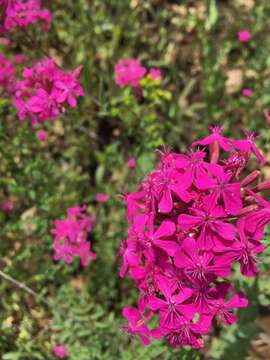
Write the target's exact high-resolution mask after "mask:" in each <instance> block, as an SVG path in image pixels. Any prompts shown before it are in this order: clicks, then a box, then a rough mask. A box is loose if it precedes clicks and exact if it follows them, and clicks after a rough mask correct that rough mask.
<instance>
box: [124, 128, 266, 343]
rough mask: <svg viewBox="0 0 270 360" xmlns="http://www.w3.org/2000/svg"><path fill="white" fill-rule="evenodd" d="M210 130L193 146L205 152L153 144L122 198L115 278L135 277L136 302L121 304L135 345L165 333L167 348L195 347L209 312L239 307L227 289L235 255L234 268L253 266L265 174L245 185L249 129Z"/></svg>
mask: <svg viewBox="0 0 270 360" xmlns="http://www.w3.org/2000/svg"><path fill="white" fill-rule="evenodd" d="M211 130H212V134H211V135H210V136H208V137H206V138H204V139H202V140H199V141H196V142H195V143H194V144H193V145H201V146H204V147H207V148H206V149H204V151H203V150H199V151H196V152H194V151H191V152H189V153H187V154H183V153H180V154H178V153H173V152H171V151H165V152H160V155H161V156H160V163H159V164H158V166H157V168H156V169H154V170H153V171H152V172H150V173H149V174H148V175H147V176H146V178H145V179H144V180H143V181H142V183H141V184H140V185H139V186H138V187H137V188H136V190H135V191H134V192H133V193H131V194H126V195H125V196H124V200H125V202H126V204H127V220H128V222H129V224H130V226H129V229H128V235H127V238H126V239H125V240H124V241H123V243H122V244H121V247H120V251H119V254H120V255H121V257H122V265H121V269H120V276H121V277H124V276H129V277H130V278H131V280H132V281H134V285H135V287H136V289H137V290H138V292H139V296H138V302H137V308H130V307H125V309H124V311H123V315H124V316H125V317H126V318H127V320H128V324H126V325H123V328H124V329H125V330H126V331H127V333H128V334H129V335H131V336H134V335H137V336H139V338H140V339H141V341H142V343H143V344H144V345H148V344H149V343H150V342H151V340H153V339H159V338H161V337H164V338H165V339H166V340H167V341H168V343H169V344H170V345H171V346H174V347H180V346H182V347H184V346H187V345H189V346H191V347H192V348H194V349H199V348H201V347H203V335H205V334H208V333H209V332H210V331H211V327H212V324H215V323H216V322H215V321H216V320H218V323H220V322H224V324H225V325H227V326H229V325H232V324H234V323H235V322H237V320H238V319H237V315H236V313H235V312H236V310H237V309H238V308H243V307H246V306H247V305H248V300H247V299H246V298H245V296H244V294H243V293H241V292H234V287H233V279H232V278H231V276H230V275H231V272H232V269H233V267H234V265H235V263H238V264H239V265H240V270H241V274H242V275H243V276H255V275H256V274H258V272H259V267H258V256H259V254H261V253H262V252H263V251H264V246H263V244H262V243H261V242H260V240H261V239H262V237H263V234H264V230H265V227H266V225H267V224H269V223H270V204H269V203H268V202H267V201H266V200H264V199H263V198H262V197H261V196H260V195H258V194H257V193H259V192H261V191H263V190H265V189H269V188H270V180H266V181H264V182H261V183H259V184H257V185H256V186H253V187H252V183H254V182H255V181H257V180H258V178H259V175H260V172H259V171H257V170H254V171H252V172H251V173H248V174H246V167H247V163H248V160H249V158H250V156H251V154H252V153H254V154H255V155H256V157H257V158H258V160H259V161H261V162H262V160H263V155H262V154H261V153H260V151H259V149H258V148H257V147H256V145H255V136H254V135H253V134H249V133H246V137H247V138H246V139H244V140H236V141H235V140H231V139H228V138H226V137H224V136H223V135H221V128H220V127H214V128H212V129H211ZM222 150H223V151H224V154H222V156H221V157H220V156H219V155H220V154H219V152H221V151H222ZM241 175H243V178H240V177H241ZM152 319H153V322H152ZM150 320H151V324H153V323H156V324H158V325H157V327H156V328H155V329H152V330H150V329H149V327H148V325H149V322H150Z"/></svg>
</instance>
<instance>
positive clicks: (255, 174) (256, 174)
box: [241, 170, 261, 186]
mask: <svg viewBox="0 0 270 360" xmlns="http://www.w3.org/2000/svg"><path fill="white" fill-rule="evenodd" d="M260 175H261V172H260V171H259V170H254V171H252V173H250V174H248V176H246V177H245V178H244V179H243V180H242V182H241V185H242V186H247V185H249V184H251V183H252V182H253V181H255V180H257V179H258V178H259V177H260Z"/></svg>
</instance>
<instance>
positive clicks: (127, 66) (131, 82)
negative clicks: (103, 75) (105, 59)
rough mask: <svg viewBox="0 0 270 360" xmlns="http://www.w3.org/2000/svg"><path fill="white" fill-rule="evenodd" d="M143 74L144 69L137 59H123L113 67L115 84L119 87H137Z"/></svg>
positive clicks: (144, 72)
mask: <svg viewBox="0 0 270 360" xmlns="http://www.w3.org/2000/svg"><path fill="white" fill-rule="evenodd" d="M145 74H146V69H145V68H144V67H143V66H141V62H140V60H137V59H133V58H130V59H124V60H121V61H119V62H118V63H117V64H116V65H115V82H116V84H117V85H118V86H120V87H126V86H131V87H137V86H138V85H139V81H140V80H141V78H143V77H144V75H145Z"/></svg>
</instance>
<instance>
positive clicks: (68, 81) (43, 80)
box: [13, 58, 84, 124]
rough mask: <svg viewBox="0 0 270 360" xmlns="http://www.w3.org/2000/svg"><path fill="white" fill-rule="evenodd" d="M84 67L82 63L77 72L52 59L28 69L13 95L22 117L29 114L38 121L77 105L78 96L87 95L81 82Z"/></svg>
mask: <svg viewBox="0 0 270 360" xmlns="http://www.w3.org/2000/svg"><path fill="white" fill-rule="evenodd" d="M81 70H82V67H81V66H80V67H78V68H77V69H75V70H74V71H73V72H67V71H63V70H61V69H60V68H58V67H57V66H56V64H55V63H54V61H53V60H52V59H50V58H45V59H44V60H43V61H41V62H38V63H36V64H35V65H34V66H33V67H32V68H24V70H23V73H22V77H23V79H22V80H19V81H17V83H16V91H15V94H14V98H13V103H14V105H15V106H16V108H17V112H18V116H19V119H20V120H24V119H25V117H26V116H28V117H29V118H30V119H31V121H32V124H36V123H40V122H43V121H45V120H54V119H55V118H57V117H58V116H59V115H60V114H61V113H63V112H64V111H65V109H66V107H67V106H71V107H75V106H76V105H77V97H78V96H84V91H83V89H82V87H81V86H80V84H79V82H78V77H79V76H80V73H81Z"/></svg>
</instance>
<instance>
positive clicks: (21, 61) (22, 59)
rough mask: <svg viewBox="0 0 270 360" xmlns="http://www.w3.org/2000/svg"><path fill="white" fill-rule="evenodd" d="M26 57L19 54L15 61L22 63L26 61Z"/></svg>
mask: <svg viewBox="0 0 270 360" xmlns="http://www.w3.org/2000/svg"><path fill="white" fill-rule="evenodd" d="M24 60H25V58H24V55H23V54H19V55H16V56H15V62H16V63H17V64H22V63H23V62H24Z"/></svg>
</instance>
